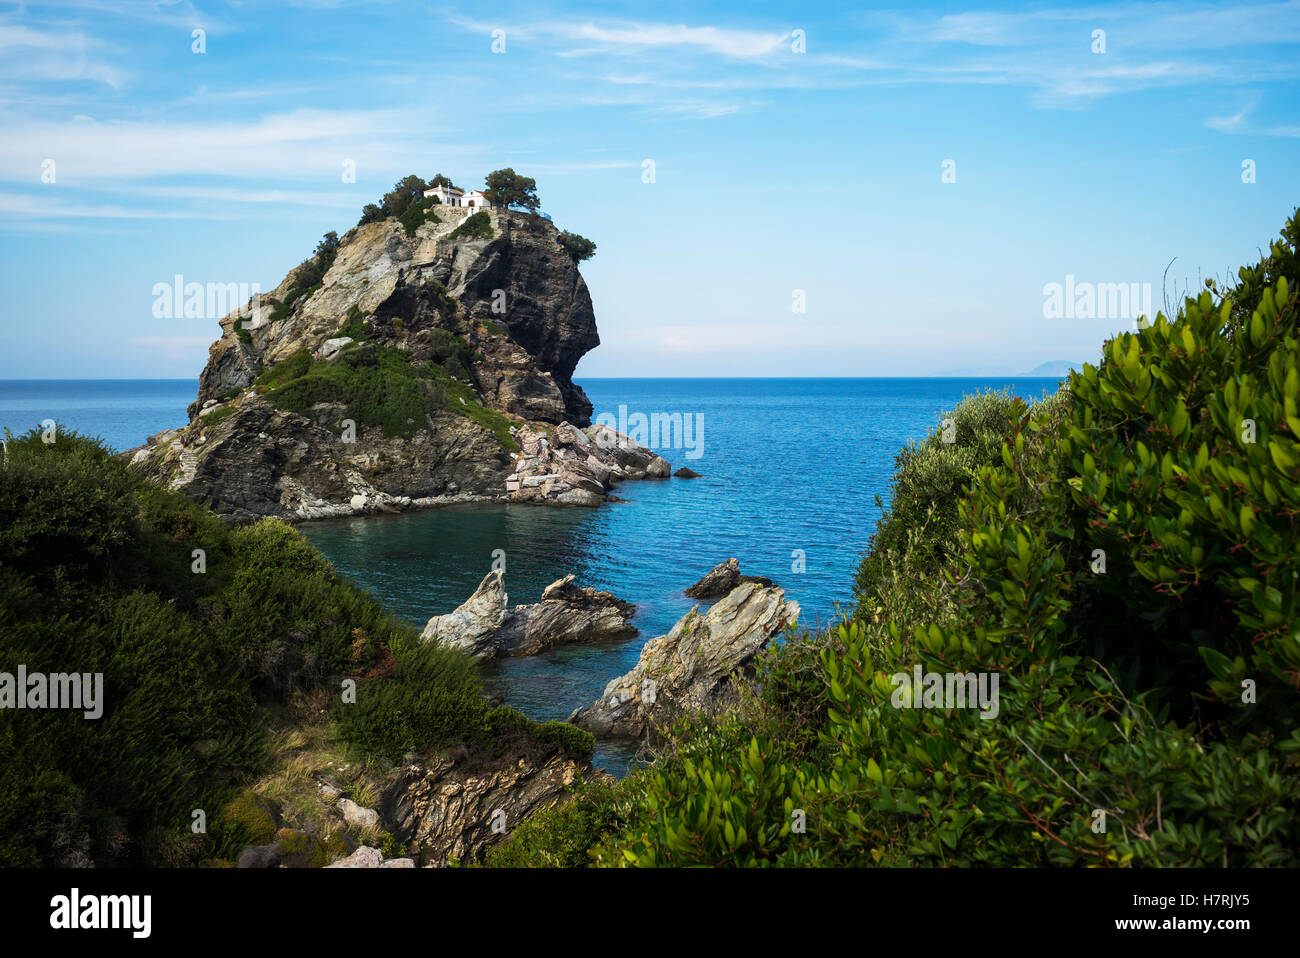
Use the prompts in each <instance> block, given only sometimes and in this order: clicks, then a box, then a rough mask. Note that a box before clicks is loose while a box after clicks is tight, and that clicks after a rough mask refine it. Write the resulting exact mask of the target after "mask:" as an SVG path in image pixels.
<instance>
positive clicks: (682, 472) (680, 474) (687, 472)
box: [673, 466, 704, 479]
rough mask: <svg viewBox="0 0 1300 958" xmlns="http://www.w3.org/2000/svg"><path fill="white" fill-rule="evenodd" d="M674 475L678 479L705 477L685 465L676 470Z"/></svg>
mask: <svg viewBox="0 0 1300 958" xmlns="http://www.w3.org/2000/svg"><path fill="white" fill-rule="evenodd" d="M673 475H674V476H676V477H677V478H678V479H703V478H704V477H703V476H701V475H700V474H699V473H698V472H696V471H695V470H694V469H687V468H686V467H685V466H682V467H681V468H680V469H678V470H677V471H676V472H674V473H673Z"/></svg>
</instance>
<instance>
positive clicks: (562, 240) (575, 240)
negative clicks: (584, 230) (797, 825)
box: [556, 230, 596, 263]
mask: <svg viewBox="0 0 1300 958" xmlns="http://www.w3.org/2000/svg"><path fill="white" fill-rule="evenodd" d="M556 242H557V243H559V244H560V245H561V246H563V247H564V249H565V250H567V251H568V253H569V255H570V256H572V257H573V258H574V259H575V260H577V261H578V262H579V263H581V262H582V261H583V260H588V259H591V258H592V257H593V256H595V255H596V244H595V243H594V242H592V241H591V240H589V239H587V237H585V236H579V235H578V234H577V233H570V232H569V231H568V230H564V231H563V232H562V233H560V235H559V236H557V237H556Z"/></svg>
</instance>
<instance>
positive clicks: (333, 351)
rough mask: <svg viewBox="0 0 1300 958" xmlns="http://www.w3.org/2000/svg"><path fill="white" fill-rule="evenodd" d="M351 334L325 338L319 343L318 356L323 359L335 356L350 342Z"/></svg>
mask: <svg viewBox="0 0 1300 958" xmlns="http://www.w3.org/2000/svg"><path fill="white" fill-rule="evenodd" d="M352 341H353V339H352V337H351V336H339V337H338V338H337V339H327V340H325V342H323V343H321V347H320V358H321V359H323V360H328V359H333V358H334V357H335V356H337V355H338V354H339V353H340V352H341V351H342V349H343V347H344V346H346V345H347V344H348V343H350V342H352Z"/></svg>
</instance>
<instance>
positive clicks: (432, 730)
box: [0, 430, 590, 866]
mask: <svg viewBox="0 0 1300 958" xmlns="http://www.w3.org/2000/svg"><path fill="white" fill-rule="evenodd" d="M54 438H55V441H54V442H51V443H46V442H43V441H42V436H41V434H40V433H39V432H38V431H36V430H33V431H32V432H31V433H28V434H26V435H24V436H21V437H18V438H13V437H9V439H8V442H7V448H6V453H7V466H6V468H4V469H3V470H0V661H2V662H3V670H4V671H5V672H8V673H10V674H11V675H12V674H14V673H15V672H16V670H17V667H18V666H19V665H23V666H25V667H26V670H27V672H28V674H29V675H32V674H36V673H43V674H49V673H91V674H94V673H102V675H103V693H102V698H101V700H100V704H101V705H102V715H101V716H100V717H98V718H86V717H85V716H84V714H83V713H84V710H81V709H76V710H74V709H52V708H51V709H40V708H28V709H21V710H19V709H15V708H5V709H3V710H0V866H12V865H42V864H89V863H91V862H94V863H96V864H128V863H140V864H157V865H180V864H188V863H196V862H201V861H206V860H209V859H212V858H220V859H226V858H228V857H229V856H231V855H233V854H234V853H236V852H237V851H238V849H239V848H240V847H242V846H243V845H244V844H248V843H251V842H255V841H258V840H260V839H261V838H264V833H265V832H266V827H267V824H268V823H267V820H266V818H265V815H264V814H259V813H258V811H257V809H256V808H254V807H252V806H250V805H249V803H248V802H247V801H245V802H244V803H243V804H242V805H241V804H239V803H236V805H235V806H234V807H233V808H232V807H231V802H232V800H234V799H236V798H237V796H238V794H239V792H240V789H241V788H242V787H243V785H244V783H247V782H248V781H250V780H251V779H252V778H253V777H255V776H257V775H258V774H259V773H261V772H263V771H265V770H267V767H268V762H269V761H270V758H269V755H268V741H267V729H268V726H269V725H270V719H271V717H272V716H279V715H282V714H283V713H284V711H285V710H286V709H287V708H290V707H291V706H292V705H293V703H294V702H296V701H299V700H300V699H301V698H303V697H304V696H306V697H308V698H311V699H313V700H316V701H320V702H323V703H324V704H329V703H330V702H334V701H336V700H339V699H340V689H341V687H342V686H341V681H342V680H343V679H344V678H351V679H354V680H355V681H357V683H358V703H366V702H370V701H374V700H378V699H382V698H384V697H385V695H392V694H394V693H386V692H385V691H384V690H385V688H386V687H387V686H388V685H389V684H390V683H393V684H394V688H397V689H400V692H398V693H395V694H397V695H398V697H400V698H402V701H403V702H404V703H405V704H407V705H409V707H410V708H412V709H413V710H414V712H415V714H417V715H418V716H419V718H420V720H419V721H418V722H412V723H410V724H409V725H408V726H406V727H404V728H403V730H402V732H401V737H400V746H401V748H402V749H410V750H412V751H415V752H423V751H424V750H426V749H429V748H433V747H435V746H437V745H444V744H455V745H461V744H463V745H465V746H466V747H468V748H469V750H470V752H471V753H472V754H482V755H484V756H491V755H493V754H497V753H498V752H499V751H500V750H501V749H502V748H504V747H519V748H524V749H532V750H535V751H541V750H547V749H551V750H553V749H554V748H555V747H556V746H560V747H563V748H565V749H568V750H570V751H571V752H573V753H574V754H584V753H586V754H589V753H590V739H589V737H586V738H584V737H583V736H582V735H574V734H573V733H574V732H576V731H577V730H570V729H568V728H567V727H566V728H565V729H557V728H555V727H554V724H553V723H548V724H536V723H532V722H530V721H528V720H527V719H525V718H523V717H522V716H520V715H518V714H517V713H514V712H511V711H509V710H506V709H501V708H499V707H494V706H491V705H490V704H488V703H487V701H486V700H485V699H484V697H483V695H482V694H481V691H480V690H479V687H478V683H477V677H476V674H475V671H474V669H475V667H474V665H473V664H472V663H471V662H470V661H469V660H467V659H464V658H463V657H460V656H458V655H457V654H456V653H451V652H445V651H439V652H432V651H430V650H428V649H427V648H426V647H423V646H420V645H419V643H418V640H417V637H416V636H415V634H414V632H413V630H412V629H411V628H410V627H409V626H407V625H405V624H404V623H401V622H398V621H397V620H395V619H392V618H390V617H389V616H388V615H387V614H386V613H384V612H383V610H382V609H381V608H380V607H379V605H378V604H377V603H375V602H374V601H373V600H372V599H371V598H370V597H369V596H368V595H367V594H365V593H364V592H362V591H361V590H359V589H358V588H356V587H355V586H353V585H352V584H351V583H350V582H348V581H347V580H346V579H344V578H342V577H340V576H339V575H338V574H337V573H336V572H335V570H334V568H333V567H332V566H331V565H330V563H329V562H328V561H327V560H326V559H325V558H324V557H322V556H321V555H320V554H319V553H318V552H316V550H315V549H313V548H312V547H311V545H310V544H309V543H308V542H307V541H306V540H305V539H304V538H303V537H302V536H301V535H300V534H299V533H298V532H297V531H295V530H294V529H293V528H292V527H291V526H289V525H287V524H285V523H283V522H280V521H279V520H273V519H267V520H264V521H262V522H259V523H256V524H254V525H250V526H243V527H238V528H230V527H228V526H226V525H225V524H223V523H222V522H220V521H219V520H218V519H217V517H216V516H214V515H213V514H212V513H211V512H209V511H208V510H207V509H206V508H204V507H203V506H201V505H198V504H196V503H194V502H192V501H190V500H189V499H186V498H185V497H184V496H182V495H181V494H180V493H176V492H171V491H168V490H164V489H159V488H157V487H154V486H151V485H148V484H146V483H144V482H143V481H142V480H141V479H139V478H138V477H137V476H136V475H135V474H134V473H133V472H132V471H130V469H129V467H128V465H127V464H126V462H125V461H124V460H122V459H120V458H117V457H114V456H111V455H110V454H109V452H108V451H107V450H106V449H105V448H104V447H103V445H102V444H101V443H100V442H98V441H96V440H91V439H87V438H84V437H81V436H78V435H76V434H74V433H64V432H60V433H57V435H56V436H55V437H54ZM408 656H409V657H410V658H409V660H408ZM435 659H436V661H437V662H438V664H439V668H437V669H433V668H430V667H429V663H430V662H432V661H434V660H435ZM408 663H409V664H408ZM413 675H414V676H418V678H419V682H418V683H414V684H412V683H411V682H409V681H408V682H405V683H403V678H405V677H408V676H413ZM353 707H354V706H349V705H344V704H342V703H341V702H339V704H337V705H335V707H334V709H333V710H332V712H333V715H334V725H335V726H336V728H337V730H338V732H339V733H340V734H341V735H342V738H343V740H344V741H348V740H350V738H349V737H351V739H354V740H355V741H356V742H357V744H356V745H354V746H353V748H354V749H355V750H356V753H357V756H358V758H359V760H362V761H368V760H377V759H381V758H382V759H383V760H385V761H386V760H387V756H389V755H392V754H393V752H394V747H395V745H396V743H397V742H398V738H397V737H396V736H394V735H390V734H389V733H388V732H386V731H385V730H384V729H382V728H381V729H375V728H373V727H372V728H370V729H369V730H368V731H366V732H364V733H363V732H362V731H360V730H362V729H365V728H366V722H365V720H364V719H363V718H361V717H360V716H359V715H358V716H355V717H354V716H352V715H351V714H350V713H349V709H351V708H353ZM357 707H360V706H357ZM368 747H369V748H373V749H374V750H375V751H374V754H373V755H368V752H367V748H368ZM195 809H202V810H204V812H205V814H206V825H207V833H206V834H195V833H194V832H193V831H192V830H191V825H192V824H193V822H194V818H193V812H194V810H195Z"/></svg>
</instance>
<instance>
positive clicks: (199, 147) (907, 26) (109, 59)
mask: <svg viewBox="0 0 1300 958" xmlns="http://www.w3.org/2000/svg"><path fill="white" fill-rule="evenodd" d="M196 29H201V30H203V31H204V40H203V42H204V45H205V47H206V52H203V53H195V52H193V46H194V44H195V41H194V39H193V31H194V30H196ZM1099 30H1100V31H1104V44H1105V48H1104V52H1103V51H1101V50H1097V49H1095V48H1096V47H1098V45H1099V44H1098V37H1097V35H1096V33H1095V31H1099ZM494 31H504V41H505V44H504V45H505V50H504V52H502V53H494V52H493V49H492V48H493V42H494ZM796 31H801V32H796ZM497 36H498V38H499V36H500V35H499V34H498V35H497ZM801 39H802V51H800V50H799V49H798V48H799V46H800V43H799V41H800V40H801ZM497 45H498V47H500V43H498V44H497ZM1298 84H1300V3H1296V2H1288V3H1273V2H1265V3H1245V4H1210V3H1198V2H1178V3H1158V4H1140V3H1114V4H1110V3H1101V4H1095V5H1087V6H1073V7H1071V6H1064V7H1047V6H1042V5H999V4H973V5H925V4H899V5H897V6H871V7H868V6H865V5H863V4H860V3H857V4H836V3H825V4H807V3H799V4H795V3H789V4H783V5H777V4H764V3H727V4H708V3H700V2H692V3H674V2H657V3H654V4H644V3H643V4H630V3H608V4H601V5H593V4H578V3H566V4H563V5H550V6H548V5H545V4H542V3H533V2H530V3H520V4H491V3H476V4H473V5H455V4H451V5H446V6H443V5H438V4H407V3H383V2H375V3H355V4H345V3H261V2H242V3H185V2H179V3H165V2H153V3H140V2H133V0H102V2H101V0H72V2H68V3H58V2H54V3H40V4H0V275H2V276H3V290H4V306H3V312H2V313H0V317H2V318H0V378H65V377H66V378H80V377H84V378H131V377H140V378H155V377H158V378H161V377H189V376H195V375H197V373H198V371H199V369H200V368H201V367H202V365H203V362H204V361H205V358H206V354H207V346H208V344H209V343H210V342H211V340H212V339H213V338H214V337H215V335H216V334H217V332H218V329H217V325H216V321H215V318H212V317H209V318H204V319H159V318H155V317H154V315H153V309H152V307H153V301H154V296H153V293H152V290H153V287H154V285H155V284H157V283H160V282H166V283H170V282H171V281H172V277H173V276H174V275H176V274H181V275H183V276H184V278H185V280H186V281H187V282H199V283H231V282H236V283H239V282H244V283H250V284H252V283H257V284H259V285H260V287H261V288H262V289H270V288H271V287H273V286H275V285H276V284H277V283H278V282H279V280H280V279H281V278H282V276H283V275H284V273H285V272H286V270H287V269H289V268H290V267H292V266H293V265H295V264H296V263H298V262H299V261H301V260H302V259H303V258H304V257H305V256H307V255H308V254H309V253H310V252H311V249H312V247H313V246H314V244H315V242H316V241H317V239H318V238H319V237H320V236H321V234H323V233H324V232H325V231H327V230H337V231H338V232H340V233H342V232H343V231H344V230H346V229H347V228H348V227H350V226H352V225H354V224H355V222H356V220H357V217H358V215H359V211H360V208H361V206H362V205H363V204H365V203H367V202H371V201H373V200H375V199H376V198H378V197H379V196H380V195H381V194H382V193H383V192H385V191H386V190H387V189H389V188H391V186H392V183H393V182H394V181H395V180H397V179H398V178H399V177H401V176H402V175H404V174H406V173H410V172H417V173H419V174H421V175H422V176H426V177H428V176H432V175H433V174H434V173H436V172H442V173H445V174H448V175H450V176H451V177H452V178H453V179H454V180H455V181H456V182H457V183H458V184H460V185H462V186H469V185H481V182H482V177H483V176H484V175H485V174H486V173H487V172H489V171H490V170H493V169H497V168H500V167H504V166H513V167H514V168H515V169H516V170H517V171H519V172H522V173H525V174H527V175H530V176H533V177H535V178H536V179H537V182H538V192H539V194H540V196H541V199H542V204H543V209H544V210H546V211H547V212H549V213H550V214H551V215H552V216H553V217H554V219H555V221H556V223H557V224H558V225H560V226H561V227H563V228H568V229H571V230H574V231H576V232H579V233H582V234H583V235H586V236H589V237H591V238H592V239H594V240H595V241H596V242H597V243H598V244H599V250H598V252H597V254H596V256H595V258H594V259H593V260H591V261H589V262H588V263H586V264H584V266H583V273H584V275H585V276H586V278H587V282H588V284H589V285H590V287H591V292H592V298H593V301H594V303H595V308H596V317H597V323H598V325H599V328H600V333H601V339H602V345H601V346H600V347H599V348H597V349H596V350H595V351H593V352H592V353H591V354H589V355H588V356H587V357H586V358H585V359H584V360H583V361H582V364H581V365H580V366H579V368H578V377H579V378H581V377H582V376H710V375H718V376H734V375H748V376H773V375H789V376H889V375H943V374H953V373H961V374H966V373H969V374H990V375H998V374H1008V375H1010V374H1018V373H1021V372H1024V371H1025V370H1027V369H1029V368H1031V367H1033V366H1035V365H1037V364H1039V363H1041V362H1045V361H1049V360H1069V361H1082V360H1091V359H1094V358H1095V356H1096V355H1097V352H1098V347H1099V346H1100V344H1101V342H1102V341H1103V340H1104V339H1105V338H1106V337H1107V336H1108V335H1111V334H1112V333H1114V332H1115V331H1116V330H1119V329H1126V328H1132V325H1133V324H1132V320H1131V318H1124V317H1121V318H1115V317H1102V318H1089V317H1080V316H1071V317H1054V318H1049V317H1047V316H1045V309H1044V300H1045V293H1044V289H1045V286H1046V285H1047V284H1051V283H1061V284H1064V283H1065V282H1066V277H1067V276H1072V277H1074V278H1075V281H1077V282H1081V283H1125V284H1128V283H1139V284H1140V283H1151V284H1152V287H1153V289H1154V297H1155V300H1156V305H1157V306H1159V304H1160V301H1161V299H1162V293H1161V282H1162V273H1163V272H1164V270H1165V268H1166V265H1167V264H1168V263H1169V262H1170V261H1171V260H1174V265H1173V267H1172V268H1171V269H1170V270H1169V274H1168V283H1167V285H1168V286H1170V287H1171V288H1172V287H1173V286H1174V285H1175V284H1177V285H1178V286H1179V287H1180V288H1181V286H1182V285H1184V284H1185V283H1188V282H1191V283H1193V284H1195V283H1196V282H1197V278H1198V276H1207V275H1217V276H1224V275H1225V274H1227V273H1229V272H1230V271H1235V269H1236V267H1237V266H1239V265H1241V264H1242V263H1244V262H1248V261H1252V260H1253V259H1255V258H1257V256H1258V250H1259V249H1260V247H1262V246H1264V245H1265V244H1266V243H1267V242H1268V240H1269V239H1270V238H1272V237H1273V236H1275V235H1276V233H1277V231H1278V228H1279V226H1280V225H1281V223H1282V221H1283V219H1284V218H1285V217H1286V216H1287V214H1288V213H1289V212H1290V211H1291V210H1292V209H1293V208H1294V207H1295V205H1296V204H1297V203H1300V189H1297V187H1298V186H1300V87H1298ZM47 160H53V161H54V166H53V170H54V182H43V180H42V173H43V170H44V169H46V166H44V164H45V161H47ZM646 160H653V162H654V182H649V183H647V182H644V179H645V177H644V175H643V170H644V163H645V161H646ZM348 161H351V162H352V163H353V164H355V170H356V178H355V179H356V182H354V183H347V182H344V178H343V174H342V171H343V165H344V163H345V162H348ZM945 161H952V162H951V164H948V165H947V166H945ZM1247 161H1251V163H1252V164H1253V169H1254V182H1249V183H1248V182H1243V163H1246V162H1247ZM945 169H947V170H948V171H949V172H950V173H955V179H954V178H953V177H952V176H948V177H947V179H949V180H953V181H951V182H945V176H944V172H945ZM47 178H48V177H47ZM1175 257H1176V259H1175ZM796 291H802V293H803V300H804V302H805V304H806V309H805V311H804V312H795V311H794V310H793V308H792V306H793V304H794V302H795V300H796V296H797V294H796Z"/></svg>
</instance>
